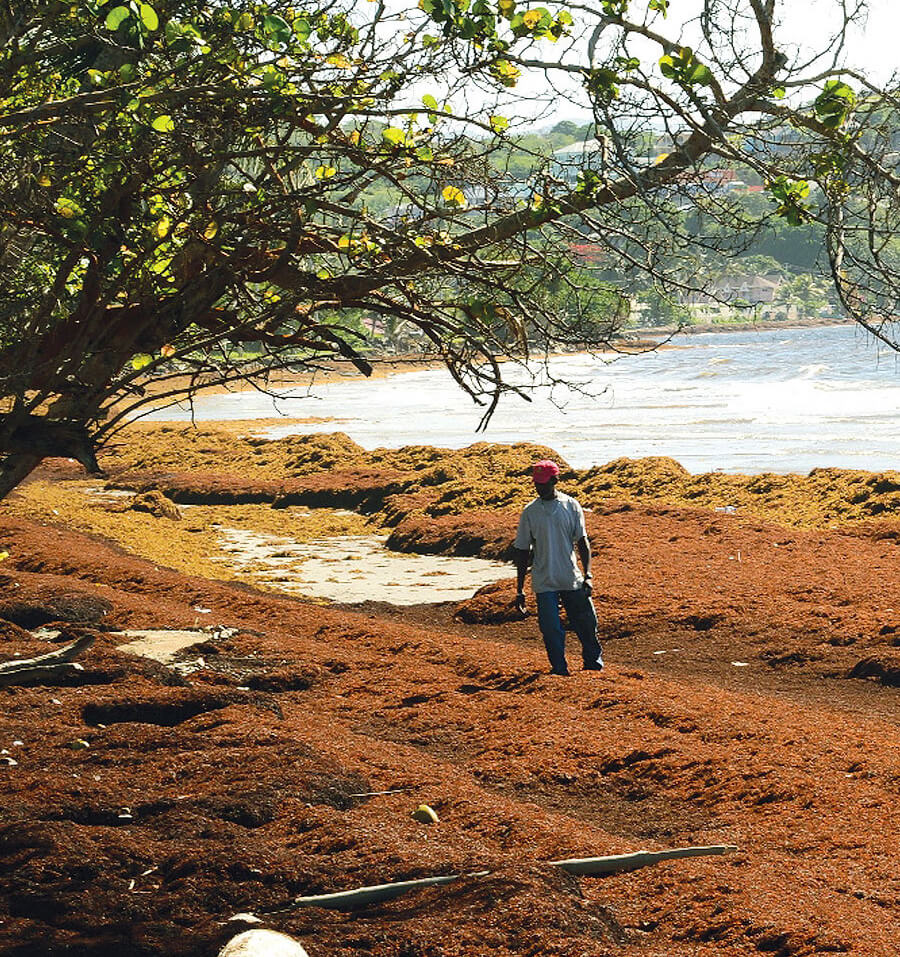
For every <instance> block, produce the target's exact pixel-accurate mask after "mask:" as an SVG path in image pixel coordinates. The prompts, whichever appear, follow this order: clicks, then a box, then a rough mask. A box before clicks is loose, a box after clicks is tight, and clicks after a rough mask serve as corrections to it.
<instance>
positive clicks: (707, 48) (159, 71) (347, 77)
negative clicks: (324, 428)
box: [0, 0, 900, 495]
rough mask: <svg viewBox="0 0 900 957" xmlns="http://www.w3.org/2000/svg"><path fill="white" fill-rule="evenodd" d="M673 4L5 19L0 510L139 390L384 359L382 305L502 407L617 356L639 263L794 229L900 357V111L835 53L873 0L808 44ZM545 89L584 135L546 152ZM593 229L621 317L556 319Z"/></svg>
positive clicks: (21, 9)
mask: <svg viewBox="0 0 900 957" xmlns="http://www.w3.org/2000/svg"><path fill="white" fill-rule="evenodd" d="M675 7H676V2H675V0H598V2H595V3H588V4H573V5H570V6H569V8H568V9H567V8H566V7H565V6H561V5H560V6H554V7H553V8H550V7H544V6H534V7H531V6H528V5H526V4H522V3H518V2H516V0H421V2H420V3H419V4H418V6H417V7H413V6H411V5H410V6H407V5H406V4H405V3H404V2H403V0H396V2H390V3H386V2H382V0H374V2H371V3H366V4H357V3H355V2H354V0H323V2H313V3H309V4H296V3H291V4H288V3H287V2H282V0H267V2H263V0H260V2H251V0H230V2H229V0H226V2H216V3H212V2H204V0H153V2H152V3H144V2H140V0H124V2H119V0H105V2H104V0H79V2H74V0H18V2H17V3H15V4H10V3H7V4H0V210H2V220H0V264H2V282H0V386H2V397H3V398H2V403H3V404H2V405H0V454H2V455H3V456H4V457H3V460H2V463H0V495H2V494H5V493H6V492H7V491H8V490H9V489H10V488H12V487H14V486H15V484H16V483H17V482H18V481H20V480H21V479H22V478H23V477H24V476H25V475H27V474H28V472H29V471H30V470H31V469H32V468H33V467H34V466H35V464H36V463H37V462H38V461H40V459H41V457H43V456H45V455H54V454H57V455H59V454H61V455H68V456H73V457H76V458H78V459H79V460H81V461H82V462H84V463H85V465H86V466H88V467H89V468H92V469H93V468H96V459H95V448H96V445H97V443H98V442H102V441H103V439H104V438H105V437H106V436H107V435H109V434H110V433H111V432H112V431H113V430H114V429H115V428H116V427H118V426H119V425H120V424H121V422H122V421H124V419H125V418H127V417H128V416H129V415H133V414H134V413H135V411H136V410H137V409H138V408H140V407H141V405H142V404H145V403H146V402H147V401H148V400H149V398H150V397H149V396H148V395H147V394H146V393H145V392H144V390H143V383H144V382H145V381H146V380H147V378H148V377H151V378H152V379H154V380H155V382H156V384H157V390H156V391H157V393H161V394H162V395H163V396H170V397H174V396H176V395H181V394H184V393H185V392H186V391H187V392H190V391H191V390H194V389H196V388H197V387H198V386H199V385H201V384H204V383H208V382H229V381H233V380H235V379H238V378H246V377H255V378H256V379H257V380H258V381H261V382H264V381H265V379H266V377H267V376H268V375H270V374H271V373H272V371H273V370H276V369H283V368H287V369H295V368H315V367H316V366H317V365H319V364H321V363H322V362H324V361H326V360H327V359H329V358H331V357H334V356H342V357H345V358H347V359H349V360H350V361H351V362H353V363H354V364H355V365H356V366H357V367H358V368H359V369H360V371H361V372H363V373H367V372H368V371H369V370H370V359H369V358H368V357H367V355H366V348H365V346H366V338H367V336H368V335H369V334H370V331H371V329H372V328H374V327H375V323H376V320H378V319H379V318H380V319H384V320H388V319H389V320H390V321H391V322H393V323H396V322H398V321H402V322H404V323H406V324H407V326H408V327H409V328H411V329H413V330H415V331H416V335H417V336H418V339H419V342H420V343H421V346H422V348H423V350H430V351H431V352H432V353H433V354H434V355H436V356H439V357H440V358H442V359H443V360H444V361H445V362H446V364H447V366H448V368H449V369H450V370H451V372H452V373H453V374H454V376H455V377H456V378H457V380H458V381H459V383H460V385H461V386H462V387H463V388H464V389H465V390H466V391H468V392H469V394H470V395H471V396H473V397H474V398H475V399H476V400H478V401H482V402H486V414H487V415H490V412H491V411H492V410H493V408H494V405H495V404H496V402H497V400H498V398H499V397H500V395H501V394H502V393H503V391H504V390H506V389H508V388H512V386H509V385H508V384H507V383H506V382H505V381H504V377H503V375H502V369H501V367H500V364H499V360H500V358H501V357H516V356H518V357H523V358H524V357H526V356H527V355H528V354H529V353H530V352H533V351H534V350H535V349H537V350H538V351H546V350H550V349H558V348H560V347H575V346H577V347H579V348H586V349H591V348H598V347H602V346H603V345H605V344H608V343H609V342H610V340H611V338H612V336H613V334H614V333H615V330H616V327H617V324H618V323H620V321H621V318H622V315H623V310H622V306H621V302H622V297H623V296H624V297H625V298H627V296H628V284H629V282H630V281H631V277H633V276H635V275H637V274H641V275H645V276H649V277H650V279H651V280H652V282H653V284H654V288H658V289H659V290H660V291H661V293H662V294H663V295H666V296H668V295H677V294H678V293H679V292H685V291H688V290H692V289H698V288H702V287H703V284H704V281H705V278H706V277H707V276H709V275H710V274H711V266H712V264H713V263H714V262H715V260H716V259H717V258H719V257H721V256H730V255H734V254H736V253H738V252H740V250H741V249H743V248H746V247H747V246H748V245H749V244H750V242H751V241H752V238H753V237H754V236H755V235H757V234H758V233H759V232H760V231H761V230H764V229H767V228H769V224H770V223H771V222H772V221H773V220H775V221H778V222H780V223H782V224H784V226H785V227H803V226H804V225H805V224H808V223H813V222H818V223H820V224H821V226H822V228H823V230H824V235H825V237H826V248H825V249H824V250H823V255H822V265H823V267H824V268H825V269H826V270H827V271H828V272H829V273H830V275H831V277H832V280H833V282H834V283H835V285H836V287H837V291H838V294H839V296H840V298H841V300H842V302H843V305H844V307H845V308H846V310H847V312H848V313H849V314H850V315H852V316H853V317H854V318H855V319H857V321H859V322H861V323H862V324H863V325H864V326H865V327H866V328H867V329H869V330H870V331H871V332H872V333H873V334H875V335H877V336H878V337H879V338H881V339H882V340H883V341H884V342H886V343H888V344H890V345H893V346H895V347H896V345H897V339H896V337H895V335H894V333H893V332H892V329H893V325H892V323H893V319H894V317H895V316H896V315H897V312H898V310H897V304H896V290H897V285H896V282H895V278H896V269H897V265H898V246H897V241H896V240H895V239H894V234H895V232H896V228H895V227H896V221H897V217H898V212H900V210H898V187H900V173H898V170H897V154H896V153H895V152H894V150H895V148H897V146H898V143H897V137H898V134H897V124H896V119H897V103H896V97H895V96H894V93H893V91H892V89H888V90H881V89H878V88H876V87H875V86H874V84H872V83H871V82H869V81H868V80H867V79H866V77H865V75H864V74H863V73H860V72H857V71H853V70H852V69H850V68H849V67H848V66H847V65H846V64H844V63H843V62H842V59H841V57H842V56H843V49H844V47H843V40H844V35H845V33H846V30H847V29H848V27H849V26H850V25H851V24H852V22H853V21H854V19H855V18H858V17H859V16H861V15H862V13H863V5H862V4H860V5H859V7H857V8H854V7H852V5H848V4H847V3H842V2H840V0H835V8H836V9H837V10H838V12H839V13H840V14H841V17H840V23H839V26H838V29H837V32H836V33H835V35H834V36H833V37H832V38H830V40H828V41H824V42H823V43H822V46H821V49H819V50H817V51H814V55H813V54H810V53H809V51H799V50H793V49H791V48H790V47H789V46H788V45H787V44H785V43H782V41H781V40H780V39H779V32H778V28H779V18H780V16H781V13H782V11H783V8H784V7H786V0H705V2H704V3H702V4H700V8H701V9H700V13H699V16H698V17H697V18H696V19H695V20H693V21H690V22H688V23H686V24H684V23H682V21H680V20H679V21H678V23H677V25H676V22H675V20H674V19H673V18H672V17H671V16H670V14H671V13H672V11H671V10H670V8H673V9H674V8H675ZM689 41H690V44H692V45H689ZM553 96H557V97H562V98H564V100H565V101H566V102H567V103H569V104H571V105H574V106H580V107H581V108H583V109H585V110H589V111H590V113H585V114H584V115H585V116H588V115H592V116H593V120H592V121H591V123H590V124H589V128H590V130H591V131H592V136H591V137H590V138H589V140H588V141H587V142H586V145H585V148H584V150H583V153H582V155H578V153H577V152H576V153H575V154H574V158H573V159H571V160H570V161H569V162H568V163H567V164H562V163H560V162H559V161H555V160H554V159H553V158H547V157H542V156H534V155H532V160H533V162H531V161H530V162H529V163H527V164H525V165H524V166H523V164H522V163H521V162H520V161H521V157H522V155H523V152H525V153H527V152H529V150H530V146H529V144H528V142H527V139H523V137H521V136H520V135H518V133H517V131H516V126H517V124H518V125H521V123H522V117H525V116H528V114H529V111H530V109H531V108H530V107H529V106H528V104H529V103H531V104H533V111H532V112H531V115H532V116H533V115H535V114H539V113H540V110H542V109H545V106H546V103H548V102H550V101H551V100H552V97H553ZM542 104H543V105H542ZM541 115H544V116H546V117H548V121H549V117H550V114H548V113H546V111H545V112H544V113H543V114H541ZM572 125H573V127H576V128H577V125H576V124H574V123H573V124H572ZM560 126H562V124H560V125H559V126H558V127H557V130H556V132H557V133H559V134H566V133H568V134H571V132H572V130H570V129H569V127H567V126H564V127H563V128H560ZM660 144H663V145H665V147H666V148H665V149H664V150H662V151H660V150H659V146H660ZM651 150H652V152H648V151H651ZM569 155H570V156H572V155H573V154H571V153H570V154H569ZM517 162H518V165H517ZM725 168H731V169H734V168H739V169H742V170H746V171H748V172H749V173H751V174H752V175H753V176H755V177H757V179H758V180H759V181H760V182H762V183H765V184H766V192H767V196H768V202H766V203H761V204H758V206H748V205H747V204H740V203H736V202H735V201H734V200H733V199H732V198H731V197H730V196H729V194H728V193H727V192H724V191H723V190H722V188H721V186H722V176H721V170H722V169H725ZM698 224H699V225H698ZM709 224H714V228H709ZM585 237H590V239H591V241H592V242H594V243H596V244H597V245H598V246H599V247H600V249H601V254H600V259H601V262H600V267H601V268H600V270H599V272H600V279H601V280H602V282H600V280H596V281H595V280H591V281H590V282H588V283H587V284H586V288H585V289H584V295H583V296H580V295H576V296H574V301H580V300H581V299H582V298H583V299H584V300H585V301H590V302H591V303H592V304H593V308H595V309H600V310H601V312H600V314H599V320H598V315H597V314H596V313H595V314H594V315H593V316H592V317H589V318H590V321H583V317H581V316H578V315H576V316H573V315H572V311H571V309H570V308H565V309H561V308H559V302H560V296H559V294H558V290H559V289H560V287H561V286H566V285H568V286H569V287H571V288H572V289H573V290H574V291H575V292H576V293H579V292H580V287H579V284H580V279H579V278H578V275H577V274H576V273H575V272H573V269H572V256H571V254H570V252H569V244H571V243H575V242H581V241H583V240H584V238H585ZM603 284H605V285H603ZM566 301H567V302H569V301H571V297H570V299H567V300H566ZM598 303H599V304H600V305H597V304H598ZM361 320H366V321H361ZM154 398H155V400H156V401H158V396H156V397H154Z"/></svg>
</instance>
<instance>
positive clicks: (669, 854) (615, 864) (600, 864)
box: [547, 844, 737, 876]
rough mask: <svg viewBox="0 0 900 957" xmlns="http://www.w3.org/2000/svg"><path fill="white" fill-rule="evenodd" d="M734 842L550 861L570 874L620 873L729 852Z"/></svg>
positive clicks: (733, 847)
mask: <svg viewBox="0 0 900 957" xmlns="http://www.w3.org/2000/svg"><path fill="white" fill-rule="evenodd" d="M736 850H737V848H736V847H735V846H734V845H733V844H707V845H705V846H703V847H673V848H671V849H670V850H668V851H635V852H634V853H633V854H611V855H609V856H608V857H570V858H568V859H567V860H563V861H548V862H547V863H548V864H549V865H550V866H551V867H559V868H561V869H562V870H564V871H567V872H568V873H569V874H582V875H584V876H590V875H597V874H619V873H621V872H622V871H636V870H637V869H638V868H639V867H649V866H650V865H651V864H658V863H659V862H660V861H671V860H674V859H675V858H678V857H707V856H709V855H711V854H729V853H731V852H732V851H736Z"/></svg>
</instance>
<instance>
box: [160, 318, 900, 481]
mask: <svg viewBox="0 0 900 957" xmlns="http://www.w3.org/2000/svg"><path fill="white" fill-rule="evenodd" d="M505 371H506V373H507V374H508V375H509V378H510V380H511V381H515V382H521V383H523V384H526V383H527V384H528V385H529V387H530V388H529V395H530V397H531V401H530V402H528V401H525V400H524V399H522V398H520V397H518V396H516V395H512V394H510V395H506V396H504V398H503V399H502V400H501V402H500V405H499V408H498V410H497V412H496V413H495V415H494V417H493V418H492V419H491V421H490V423H489V424H488V426H487V429H486V430H485V431H484V432H478V431H477V427H478V424H479V420H480V418H481V415H482V412H483V409H481V408H479V407H478V406H476V405H475V404H474V403H473V402H472V401H471V399H469V398H468V396H466V395H465V394H464V393H463V392H461V391H460V389H459V387H458V386H457V385H456V384H455V383H454V382H453V380H452V379H451V377H450V375H449V374H448V373H447V372H446V370H443V369H429V370H422V371H415V372H406V373H400V374H397V375H394V376H390V377H387V378H382V379H372V380H367V379H364V378H362V377H359V378H348V379H347V380H346V381H340V382H334V383H323V384H321V385H315V386H313V387H312V388H311V389H307V388H303V389H294V390H291V391H287V392H284V393H282V394H281V395H280V396H279V397H278V398H277V399H273V398H271V397H269V396H266V395H264V394H262V393H259V392H235V393H228V394H224V395H209V396H202V397H200V398H198V399H197V400H196V401H195V403H194V413H193V414H194V416H195V418H196V419H198V420H211V419H252V418H269V417H272V416H277V415H279V414H282V415H285V416H294V417H303V418H309V417H314V418H318V419H324V420H327V421H317V422H311V423H303V424H295V423H291V424H287V423H286V424H285V425H284V426H274V427H271V428H268V429H267V430H266V434H267V435H269V436H271V437H278V436H282V435H288V434H297V433H306V432H335V431H340V432H345V433H347V434H348V435H349V436H350V437H351V438H352V439H354V440H355V441H356V442H358V443H359V444H360V445H362V446H363V447H365V448H368V449H372V448H376V447H385V446H386V447H397V446H402V445H420V444H421V445H434V446H440V447H445V448H461V447H463V446H466V445H470V444H472V443H473V442H479V441H487V442H498V443H511V442H520V441H529V442H536V443H539V444H542V445H546V446H549V447H550V448H552V449H554V450H555V451H556V452H558V453H559V455H560V456H562V457H563V458H564V459H565V460H566V461H567V462H568V463H569V464H570V465H572V466H574V467H576V468H588V467H590V466H592V465H601V464H604V463H605V462H608V461H610V460H611V459H614V458H619V457H621V456H627V457H629V458H641V457H643V456H649V455H665V456H670V457H671V458H673V459H676V460H677V461H678V462H680V463H681V464H682V465H683V466H684V467H685V468H686V469H688V470H689V471H690V472H693V473H699V472H709V471H723V472H746V473H751V474H754V473H760V472H779V473H788V472H801V473H803V472H808V471H809V470H810V469H813V468H817V467H827V466H834V467H842V468H859V469H868V470H872V471H880V470H882V469H896V468H900V357H898V356H897V354H895V353H894V352H892V351H890V350H887V349H885V347H883V346H879V344H878V343H877V342H876V341H875V340H874V339H872V338H871V337H870V336H868V335H866V334H865V333H864V332H863V331H862V330H861V329H858V328H857V327H855V326H849V325H842V326H822V327H807V328H797V329H778V330H765V331H762V330H760V331H753V330H746V329H745V330H742V331H736V332H719V333H708V334H700V335H691V336H679V337H676V338H675V339H674V340H673V342H672V344H671V346H669V347H666V348H663V349H659V350H657V351H654V352H650V353H644V354H641V355H623V356H604V357H600V358H597V357H591V356H587V355H583V354H578V355H569V356H561V357H555V358H553V359H551V360H550V361H549V362H548V363H546V365H545V366H543V365H541V364H538V365H536V366H535V367H534V368H533V370H532V376H533V377H534V383H533V385H532V384H531V380H530V379H528V378H527V377H524V376H523V375H522V373H521V371H520V370H518V369H517V368H516V367H515V366H513V365H509V366H507V367H505ZM554 382H555V383H557V384H553V383H554ZM562 383H569V385H565V384H562ZM190 415H191V412H190V410H189V409H186V408H178V409H168V410H160V411H158V412H155V413H153V415H152V416H150V417H148V418H155V419H187V418H189V417H190Z"/></svg>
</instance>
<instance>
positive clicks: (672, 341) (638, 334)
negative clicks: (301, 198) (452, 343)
mask: <svg viewBox="0 0 900 957" xmlns="http://www.w3.org/2000/svg"><path fill="white" fill-rule="evenodd" d="M844 325H846V326H852V325H854V323H853V321H852V320H850V319H837V318H833V319H822V318H816V319H808V320H800V319H797V320H793V321H784V322H776V321H774V320H769V321H760V322H745V323H728V324H723V323H706V324H703V325H690V326H682V327H677V328H676V327H672V326H641V327H637V328H635V329H629V330H628V331H627V332H626V333H624V334H623V335H622V336H621V337H620V338H616V339H614V340H613V341H612V342H611V343H610V344H609V346H608V348H606V349H603V350H598V351H597V353H596V354H598V355H601V354H602V355H616V354H619V353H622V352H629V353H630V352H636V353H640V352H642V351H650V350H656V349H677V348H679V343H678V341H677V339H678V337H679V336H695V335H704V334H707V333H715V334H717V335H719V334H727V333H740V332H766V331H771V330H775V329H784V330H788V329H810V328H816V327H822V328H827V327H831V326H844ZM590 354H592V353H590V352H586V351H585V350H579V349H574V350H572V351H571V352H555V353H550V354H549V355H548V356H541V357H535V361H540V362H542V361H545V359H550V358H559V357H562V356H574V355H590ZM368 361H369V362H370V363H371V364H372V374H371V375H369V376H365V375H363V374H362V373H361V372H360V371H359V370H358V369H357V368H356V367H355V366H354V365H353V363H352V362H351V361H350V360H349V359H332V360H330V361H329V363H328V367H327V368H318V369H315V370H311V371H305V372H287V371H278V372H275V373H272V374H271V376H270V377H269V379H268V381H267V383H266V387H267V388H269V389H272V390H278V389H288V388H297V387H298V386H306V387H308V388H314V387H315V386H316V385H328V384H331V383H334V382H348V381H354V380H363V381H372V380H377V379H388V378H391V377H392V376H395V375H403V374H405V373H408V372H423V371H430V370H432V369H441V368H444V367H445V365H444V362H443V361H442V360H441V359H439V358H436V357H434V356H429V355H427V354H420V355H417V354H415V353H405V354H401V355H397V356H381V357H369V358H368ZM500 361H501V362H506V361H519V360H517V359H513V358H512V357H507V358H501V359H500ZM261 374H264V372H262V373H261ZM189 379H190V377H189V376H187V375H185V376H183V377H173V378H172V379H170V380H168V381H167V383H166V388H167V389H170V388H172V387H173V386H179V387H180V386H181V385H184V386H186V385H187V383H188V381H189ZM142 385H143V388H145V389H146V390H147V391H148V392H150V393H152V392H153V390H154V387H155V386H154V381H153V380H151V381H148V382H146V383H142ZM251 391H257V387H256V386H254V385H252V384H251V383H250V382H249V381H248V380H239V381H236V382H232V383H229V384H227V385H218V384H210V385H201V386H199V387H198V388H197V389H196V391H195V393H194V394H195V395H224V394H228V393H232V392H251ZM303 421H315V417H309V418H304V419H303Z"/></svg>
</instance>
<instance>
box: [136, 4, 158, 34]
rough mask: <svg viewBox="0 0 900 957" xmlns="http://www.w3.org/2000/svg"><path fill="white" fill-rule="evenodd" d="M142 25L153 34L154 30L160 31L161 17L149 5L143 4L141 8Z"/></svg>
mask: <svg viewBox="0 0 900 957" xmlns="http://www.w3.org/2000/svg"><path fill="white" fill-rule="evenodd" d="M140 10H141V23H143V24H144V26H145V27H146V28H147V29H148V30H149V31H150V32H151V33H152V32H153V31H154V30H158V29H159V16H158V15H157V13H156V11H155V10H154V9H153V7H151V6H150V4H149V3H142V4H141V7H140Z"/></svg>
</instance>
